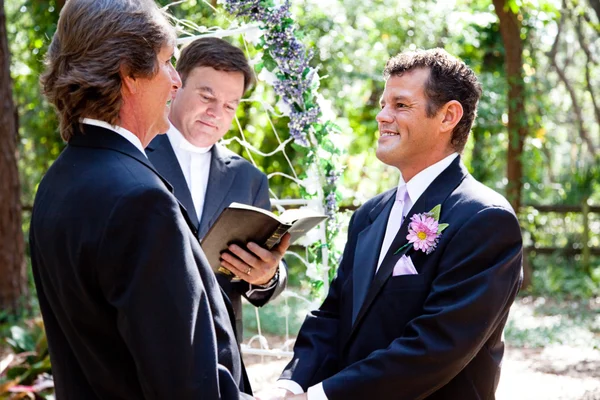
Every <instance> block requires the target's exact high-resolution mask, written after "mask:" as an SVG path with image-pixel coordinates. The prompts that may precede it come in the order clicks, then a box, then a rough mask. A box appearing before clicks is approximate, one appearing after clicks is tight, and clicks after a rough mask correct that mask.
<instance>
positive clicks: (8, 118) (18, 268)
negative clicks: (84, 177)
mask: <svg viewBox="0 0 600 400" xmlns="http://www.w3.org/2000/svg"><path fill="white" fill-rule="evenodd" d="M0 104H1V111H0V310H2V312H3V313H5V314H16V313H17V312H18V311H19V309H20V304H21V303H20V301H22V300H23V299H24V296H26V295H27V272H26V269H25V254H24V247H25V246H24V242H23V232H22V230H21V199H20V196H21V187H20V184H19V171H18V168H17V122H16V114H15V105H14V103H13V97H12V83H11V80H10V57H9V52H8V39H7V32H6V13H5V11H4V0H0ZM4 316H5V315H4ZM2 317H3V315H0V319H1V318H2Z"/></svg>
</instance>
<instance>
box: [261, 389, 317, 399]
mask: <svg viewBox="0 0 600 400" xmlns="http://www.w3.org/2000/svg"><path fill="white" fill-rule="evenodd" d="M254 398H255V399H256V400H307V399H308V397H306V393H300V394H293V393H292V392H290V391H289V390H287V389H282V388H271V389H268V390H264V391H262V392H260V393H258V394H256V395H255V396H254Z"/></svg>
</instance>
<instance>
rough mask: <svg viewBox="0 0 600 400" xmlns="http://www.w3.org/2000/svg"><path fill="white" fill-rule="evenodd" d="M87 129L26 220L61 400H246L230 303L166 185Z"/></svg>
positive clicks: (47, 179)
mask: <svg viewBox="0 0 600 400" xmlns="http://www.w3.org/2000/svg"><path fill="white" fill-rule="evenodd" d="M84 129H85V134H81V133H78V134H76V135H75V136H74V137H73V138H72V139H71V140H70V141H69V144H68V145H67V147H66V149H65V150H64V151H63V152H62V154H61V155H60V156H59V157H58V159H57V160H56V161H55V162H54V164H53V165H52V166H51V167H50V169H49V170H48V172H47V173H46V175H45V176H44V178H43V179H42V182H41V183H40V186H39V189H38V192H37V195H36V200H35V203H34V207H33V214H32V219H31V230H30V246H31V258H32V267H33V273H34V278H35V283H36V288H37V293H38V297H39V302H40V307H41V311H42V316H43V318H44V323H45V327H46V332H47V336H48V343H49V347H50V357H51V361H52V372H53V374H54V383H55V388H56V394H57V398H58V399H62V400H68V399H76V400H79V399H175V398H176V399H238V398H250V397H249V396H247V395H245V394H243V393H242V392H243V391H246V392H248V393H250V387H249V386H246V385H245V382H247V379H246V377H245V371H244V370H243V366H242V364H241V358H240V354H239V350H238V346H237V343H236V340H235V336H234V332H233V328H232V323H231V319H230V314H229V313H228V310H227V308H226V304H225V302H224V298H223V295H222V293H221V291H220V289H219V286H218V284H217V282H216V280H215V277H214V274H213V273H212V271H211V269H210V267H209V266H208V263H207V261H206V258H205V256H204V253H203V252H202V250H201V249H200V246H199V245H198V242H197V240H196V238H195V237H194V235H193V233H192V230H191V227H190V226H189V225H188V222H187V221H186V220H185V219H184V216H183V214H182V212H181V209H180V205H179V203H178V202H177V200H176V198H175V197H174V196H173V195H172V193H171V192H170V189H171V188H170V185H169V184H168V183H167V182H166V181H164V179H163V178H161V177H160V175H159V174H158V173H157V172H156V171H155V170H154V168H153V167H152V166H151V164H150V163H149V161H148V160H147V159H146V158H145V157H144V156H143V155H142V154H141V153H140V151H139V150H138V149H136V148H135V146H134V145H132V144H131V143H129V142H128V141H127V140H126V139H124V138H123V137H121V136H120V135H118V134H117V133H115V132H113V131H110V130H106V129H103V128H98V127H94V126H91V125H84Z"/></svg>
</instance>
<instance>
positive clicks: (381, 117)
mask: <svg viewBox="0 0 600 400" xmlns="http://www.w3.org/2000/svg"><path fill="white" fill-rule="evenodd" d="M375 120H376V121H377V122H379V123H380V124H381V123H385V122H391V121H392V118H391V116H390V113H389V112H388V109H387V107H383V108H382V109H381V110H380V111H379V112H378V113H377V116H376V117H375Z"/></svg>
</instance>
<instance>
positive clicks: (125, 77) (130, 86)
mask: <svg viewBox="0 0 600 400" xmlns="http://www.w3.org/2000/svg"><path fill="white" fill-rule="evenodd" d="M119 75H120V76H121V82H122V83H123V86H122V87H123V90H125V91H126V92H128V93H131V94H135V93H136V91H137V80H136V79H135V77H134V76H133V75H132V74H131V73H130V70H129V68H127V67H126V66H125V65H123V64H121V66H120V67H119Z"/></svg>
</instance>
